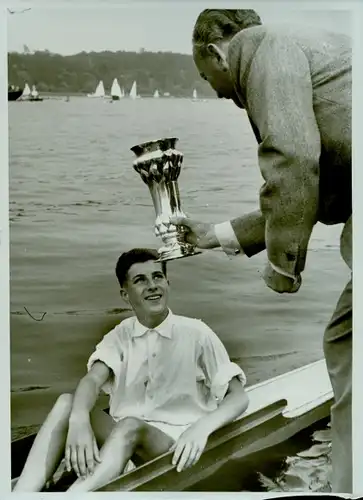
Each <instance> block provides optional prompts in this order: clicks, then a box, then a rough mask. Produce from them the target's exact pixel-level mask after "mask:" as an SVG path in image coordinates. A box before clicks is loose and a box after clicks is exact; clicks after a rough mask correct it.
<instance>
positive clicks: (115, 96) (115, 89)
mask: <svg viewBox="0 0 363 500" xmlns="http://www.w3.org/2000/svg"><path fill="white" fill-rule="evenodd" d="M122 97H123V95H122V90H121V88H120V85H119V83H118V80H117V78H115V79H114V80H113V82H112V86H111V98H112V100H113V101H118V100H120V99H121V98H122Z"/></svg>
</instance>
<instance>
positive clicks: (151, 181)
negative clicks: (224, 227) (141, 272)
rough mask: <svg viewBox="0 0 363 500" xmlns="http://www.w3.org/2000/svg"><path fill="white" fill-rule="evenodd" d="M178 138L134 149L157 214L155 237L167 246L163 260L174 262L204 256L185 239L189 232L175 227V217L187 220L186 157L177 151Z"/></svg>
mask: <svg viewBox="0 0 363 500" xmlns="http://www.w3.org/2000/svg"><path fill="white" fill-rule="evenodd" d="M177 140H178V139H177V138H176V137H170V138H169V137H167V138H165V139H158V140H155V141H150V142H144V143H143V144H138V145H137V146H134V147H132V148H131V151H133V152H134V153H135V155H136V156H137V159H136V160H135V161H134V164H133V166H134V169H135V170H136V172H137V173H138V174H140V176H141V179H142V180H143V181H144V182H145V184H146V185H147V186H148V188H149V191H150V194H151V198H152V201H153V204H154V208H155V212H156V221H155V234H156V236H159V237H160V238H161V239H162V241H163V243H164V246H163V247H161V248H160V249H159V256H160V257H159V260H160V261H166V260H174V259H180V258H182V257H189V256H192V255H196V254H199V253H201V252H200V251H199V250H197V251H196V250H195V247H194V246H193V245H190V244H189V243H187V242H186V241H185V240H184V236H185V229H184V228H183V227H181V226H178V227H177V226H174V225H173V224H171V222H170V217H171V216H182V217H185V214H184V213H183V211H182V209H181V207H180V194H179V188H178V177H179V174H180V170H181V166H182V162H183V154H182V153H181V152H180V151H177V150H176V149H175V144H176V142H177Z"/></svg>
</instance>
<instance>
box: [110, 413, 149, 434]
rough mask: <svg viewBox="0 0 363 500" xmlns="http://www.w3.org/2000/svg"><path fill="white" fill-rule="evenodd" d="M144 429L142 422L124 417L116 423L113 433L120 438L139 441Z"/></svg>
mask: <svg viewBox="0 0 363 500" xmlns="http://www.w3.org/2000/svg"><path fill="white" fill-rule="evenodd" d="M144 427H145V426H144V423H143V421H142V420H139V419H138V418H135V417H126V418H123V419H122V420H120V421H119V422H117V424H116V425H115V427H114V432H113V433H114V434H116V435H118V436H122V437H124V436H127V437H128V438H135V439H141V437H142V432H143V430H144Z"/></svg>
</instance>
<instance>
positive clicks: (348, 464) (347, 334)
mask: <svg viewBox="0 0 363 500" xmlns="http://www.w3.org/2000/svg"><path fill="white" fill-rule="evenodd" d="M351 248H352V247H351V219H349V221H348V222H347V223H346V225H345V227H344V229H343V233H342V238H341V253H342V256H343V258H344V260H345V262H346V263H347V265H348V266H349V267H350V268H351ZM324 353H325V359H326V364H327V368H328V372H329V376H330V380H331V384H332V387H333V391H334V403H333V406H332V409H331V426H332V461H333V476H332V490H333V492H334V493H351V492H352V482H353V481H352V279H351V280H350V281H349V283H348V284H347V286H346V288H345V289H344V291H343V293H342V295H341V296H340V298H339V301H338V304H337V306H336V309H335V311H334V313H333V316H332V318H331V320H330V322H329V325H328V327H327V329H326V331H325V335H324Z"/></svg>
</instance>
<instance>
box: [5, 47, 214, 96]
mask: <svg viewBox="0 0 363 500" xmlns="http://www.w3.org/2000/svg"><path fill="white" fill-rule="evenodd" d="M114 78H118V80H119V83H120V86H121V87H123V88H124V89H125V92H126V93H128V92H129V91H130V88H131V86H132V83H133V81H134V80H136V82H137V88H138V93H139V94H140V95H141V96H145V97H146V96H151V95H153V93H154V91H155V90H156V89H158V90H159V93H160V94H161V95H163V94H164V93H169V94H170V95H172V96H174V97H190V96H191V95H192V92H193V89H196V90H197V92H198V96H200V97H214V96H215V93H214V92H213V91H212V90H211V88H210V87H209V85H208V84H207V83H206V82H205V81H204V80H202V79H201V77H200V76H199V74H198V71H197V69H196V67H195V65H194V62H193V58H192V56H190V55H187V54H176V53H172V52H148V51H145V50H141V51H140V52H124V51H118V52H111V51H104V52H81V53H79V54H74V55H69V56H64V55H60V54H54V53H51V52H49V51H47V50H45V51H37V52H34V53H32V54H29V53H18V52H10V53H8V81H9V84H12V85H15V86H19V87H21V88H22V87H23V86H24V85H25V83H26V82H27V83H28V84H29V85H30V86H31V85H36V87H37V89H38V91H39V92H57V93H64V94H72V93H76V94H78V93H80V94H87V93H92V92H94V90H95V88H96V86H97V84H98V82H99V81H100V80H103V83H104V86H105V89H106V93H108V91H109V90H110V88H111V84H112V81H113V79H114Z"/></svg>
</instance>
